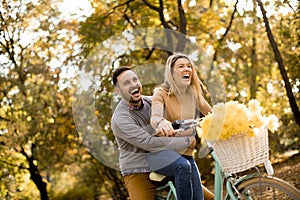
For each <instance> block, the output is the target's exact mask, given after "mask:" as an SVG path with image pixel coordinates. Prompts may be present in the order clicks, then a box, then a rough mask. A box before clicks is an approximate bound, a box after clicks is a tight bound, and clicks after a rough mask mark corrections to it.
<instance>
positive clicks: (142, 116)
mask: <svg viewBox="0 0 300 200" xmlns="http://www.w3.org/2000/svg"><path fill="white" fill-rule="evenodd" d="M150 117H151V100H150V98H148V97H143V107H142V108H141V109H135V108H132V107H129V106H128V104H127V103H126V102H125V101H123V99H122V100H121V101H120V102H119V104H118V105H117V107H116V109H115V111H114V113H113V116H112V120H111V126H112V130H113V133H114V135H115V138H116V142H117V144H118V147H119V163H120V170H121V173H122V175H123V176H125V175H128V174H132V173H145V172H150V168H149V165H148V163H147V160H146V153H147V152H155V151H160V150H166V149H169V150H175V151H178V150H182V149H186V148H188V147H189V145H190V140H189V138H187V137H156V136H153V135H152V133H153V131H154V130H153V128H152V127H151V125H150Z"/></svg>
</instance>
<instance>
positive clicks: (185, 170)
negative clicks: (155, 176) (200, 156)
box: [147, 150, 193, 200]
mask: <svg viewBox="0 0 300 200" xmlns="http://www.w3.org/2000/svg"><path fill="white" fill-rule="evenodd" d="M147 159H148V163H149V165H150V169H151V170H153V171H155V172H157V173H159V174H162V175H165V176H169V177H174V178H175V187H176V194H177V198H178V200H184V199H187V200H190V199H192V195H193V191H192V180H191V176H192V169H191V164H190V162H189V161H188V160H187V159H185V158H184V157H182V156H181V155H179V154H178V153H176V152H175V151H172V150H165V151H160V152H156V153H149V155H148V156H147Z"/></svg>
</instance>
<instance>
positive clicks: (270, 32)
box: [256, 0, 300, 126]
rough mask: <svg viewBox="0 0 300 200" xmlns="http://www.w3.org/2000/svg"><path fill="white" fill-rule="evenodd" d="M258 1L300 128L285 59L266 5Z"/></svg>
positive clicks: (299, 111)
mask: <svg viewBox="0 0 300 200" xmlns="http://www.w3.org/2000/svg"><path fill="white" fill-rule="evenodd" d="M256 1H257V3H258V5H259V7H260V9H261V12H262V15H263V20H264V23H265V26H266V32H267V33H268V39H269V41H270V43H271V46H272V48H273V51H274V56H275V59H276V61H277V63H278V67H279V70H280V73H281V76H282V78H283V81H284V86H285V89H286V93H287V96H288V99H289V102H290V105H291V108H292V111H293V113H294V118H295V121H296V123H297V124H298V126H300V110H299V108H298V105H297V103H296V100H295V97H294V95H293V92H292V87H291V84H290V81H289V78H288V75H287V72H286V70H285V67H284V64H283V59H282V56H281V53H280V51H279V49H278V46H277V43H276V41H275V39H274V36H273V33H272V30H271V28H270V25H269V21H268V18H267V16H266V11H265V9H264V5H263V3H262V2H261V0H256Z"/></svg>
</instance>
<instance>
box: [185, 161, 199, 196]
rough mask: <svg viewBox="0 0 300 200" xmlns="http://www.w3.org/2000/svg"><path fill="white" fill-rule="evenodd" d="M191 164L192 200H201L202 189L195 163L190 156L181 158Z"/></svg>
mask: <svg viewBox="0 0 300 200" xmlns="http://www.w3.org/2000/svg"><path fill="white" fill-rule="evenodd" d="M183 157H184V158H186V159H187V160H189V162H190V163H191V167H192V185H193V200H203V199H204V197H203V189H202V184H201V177H200V173H199V169H198V167H197V165H196V162H195V160H194V158H193V157H192V156H183Z"/></svg>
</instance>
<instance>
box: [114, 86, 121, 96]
mask: <svg viewBox="0 0 300 200" xmlns="http://www.w3.org/2000/svg"><path fill="white" fill-rule="evenodd" d="M114 92H115V93H116V94H117V95H120V96H121V91H120V88H119V87H118V86H116V87H115V88H114Z"/></svg>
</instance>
